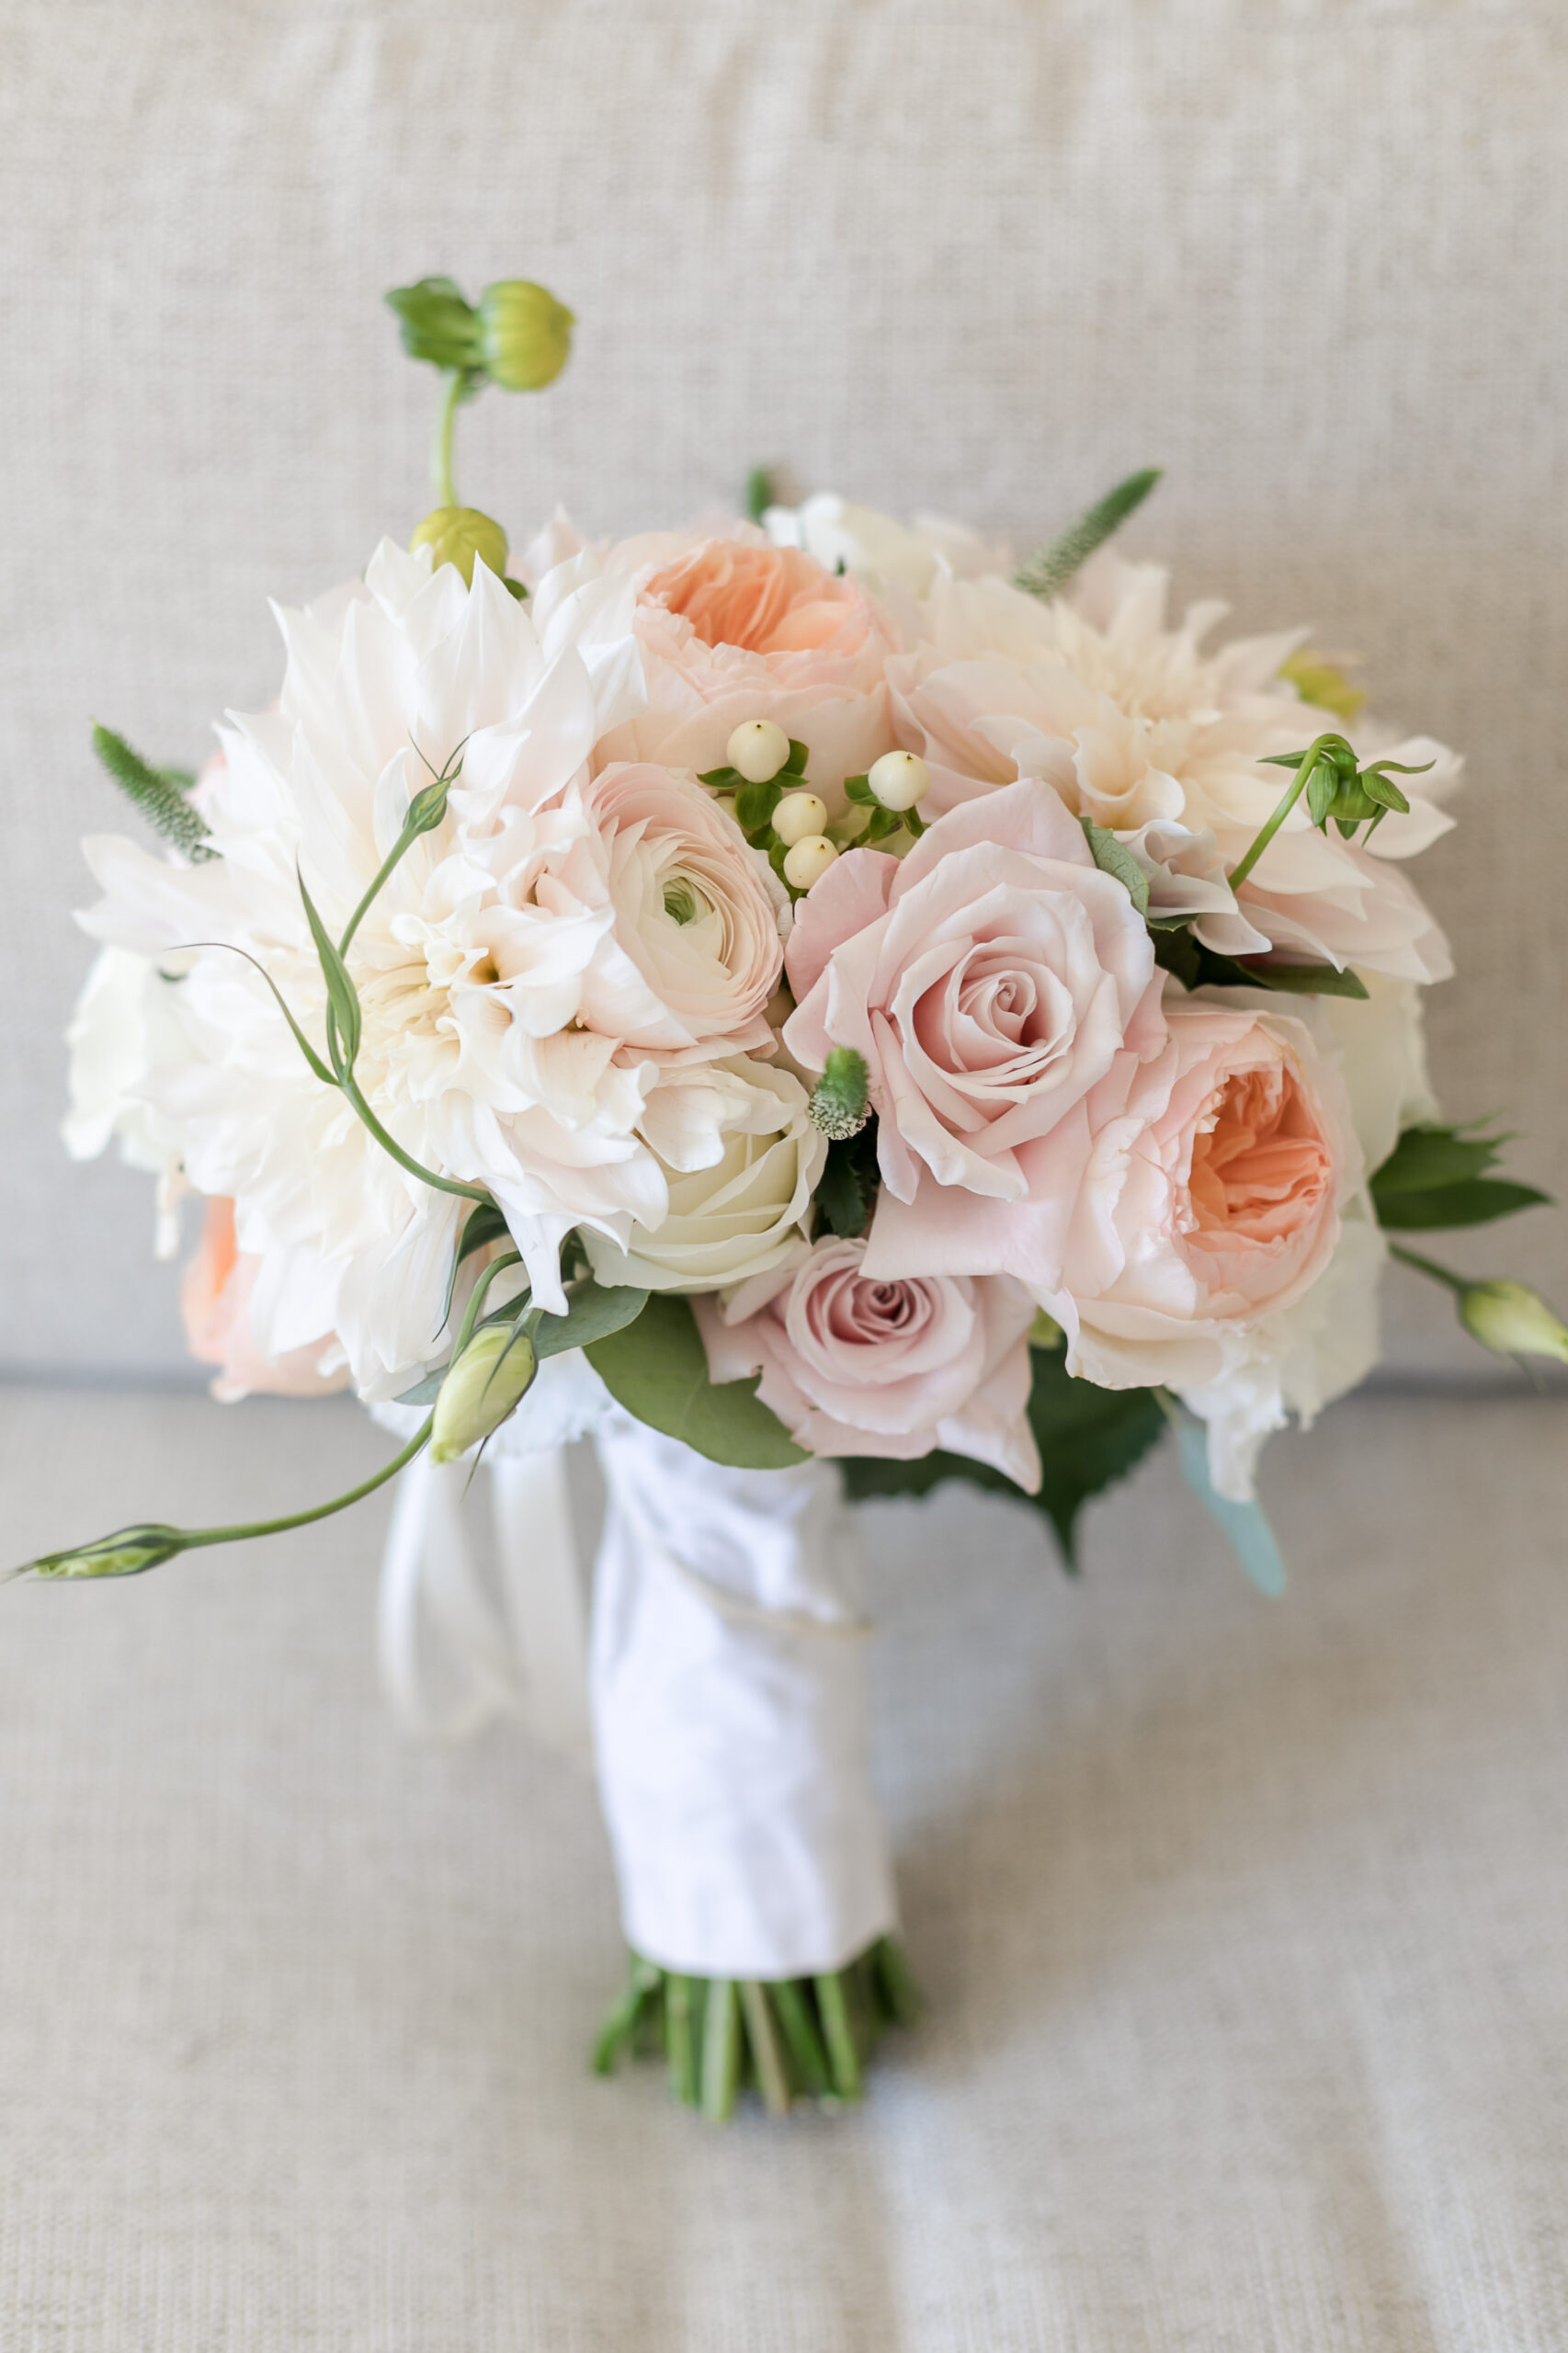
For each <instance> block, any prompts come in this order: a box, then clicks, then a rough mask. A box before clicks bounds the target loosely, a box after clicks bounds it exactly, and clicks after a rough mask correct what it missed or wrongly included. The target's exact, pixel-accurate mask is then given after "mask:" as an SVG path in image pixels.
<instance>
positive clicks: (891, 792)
mask: <svg viewBox="0 0 1568 2353" xmlns="http://www.w3.org/2000/svg"><path fill="white" fill-rule="evenodd" d="M866 782H867V784H868V785H869V788H870V790H871V794H872V797H873V799H874V800H877V801H881V805H882V807H883V808H884V809H892V810H895V811H897V812H899V813H901V814H902V813H903V811H904V810H905V809H913V808H915V806H916V804H917V803H918V802H920V801H924V800H925V798H926V794H927V793H928V792H929V791H930V790H931V771H930V769H929V768H928V767H926V763H925V761H924V760H923V759H922V758H921V756H920V755H919V753H918V752H884V753H883V754H882V756H881V759H880V760H873V761H872V763H871V767H870V770H869V774H868V776H867V778H866Z"/></svg>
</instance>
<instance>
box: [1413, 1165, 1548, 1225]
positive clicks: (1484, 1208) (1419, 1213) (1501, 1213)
mask: <svg viewBox="0 0 1568 2353" xmlns="http://www.w3.org/2000/svg"><path fill="white" fill-rule="evenodd" d="M1550 1200H1551V1194H1550V1193H1541V1192H1538V1191H1537V1189H1536V1188H1535V1187H1534V1186H1533V1185H1509V1184H1505V1183H1504V1182H1503V1181H1502V1179H1501V1178H1500V1177H1496V1176H1471V1177H1468V1178H1466V1179H1465V1180H1464V1181H1463V1182H1462V1183H1460V1184H1458V1185H1429V1186H1426V1187H1425V1188H1422V1189H1421V1190H1419V1191H1415V1192H1408V1193H1385V1192H1380V1191H1379V1190H1378V1188H1377V1186H1376V1184H1375V1183H1374V1185H1373V1188H1372V1201H1373V1205H1374V1207H1375V1208H1376V1210H1377V1212H1378V1223H1379V1224H1380V1225H1381V1226H1385V1227H1387V1228H1388V1230H1389V1231H1390V1232H1391V1233H1440V1232H1442V1231H1443V1230H1444V1229H1445V1228H1447V1227H1449V1226H1456V1225H1488V1224H1490V1223H1491V1222H1492V1220H1493V1219H1494V1218H1499V1217H1512V1216H1514V1215H1515V1213H1516V1211H1519V1210H1533V1209H1536V1208H1538V1207H1540V1205H1541V1204H1542V1203H1545V1202H1550Z"/></svg>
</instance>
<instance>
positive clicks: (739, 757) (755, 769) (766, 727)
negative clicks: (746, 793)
mask: <svg viewBox="0 0 1568 2353" xmlns="http://www.w3.org/2000/svg"><path fill="white" fill-rule="evenodd" d="M789 756H790V738H789V737H788V735H786V734H785V733H784V730H783V729H782V727H779V726H778V725H777V724H776V723H775V722H774V721H773V720H771V719H748V720H746V721H744V722H743V724H742V725H741V726H739V727H737V728H736V730H735V732H734V733H733V735H732V736H731V738H730V740H729V742H728V743H727V744H726V745H725V746H724V757H725V758H726V759H727V760H728V761H729V763H730V766H731V767H733V769H734V771H735V773H736V775H737V776H744V779H745V780H746V782H747V783H748V784H771V783H772V781H773V779H774V778H775V777H776V776H777V775H778V771H779V769H780V768H781V767H783V766H784V763H785V762H786V760H788V758H789Z"/></svg>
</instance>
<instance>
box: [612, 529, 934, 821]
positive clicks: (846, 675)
mask: <svg viewBox="0 0 1568 2353" xmlns="http://www.w3.org/2000/svg"><path fill="white" fill-rule="evenodd" d="M606 561H607V564H608V567H609V568H611V569H612V570H625V569H628V568H631V569H633V570H635V571H636V572H637V573H638V574H640V575H641V579H640V585H639V589H638V597H637V618H636V633H637V642H638V645H639V648H640V650H641V653H642V669H643V676H644V679H645V682H646V686H647V692H648V701H647V706H646V708H645V709H644V710H642V711H641V712H640V713H639V714H638V715H637V717H636V718H634V719H631V720H629V721H627V722H625V723H624V724H623V725H622V726H620V727H619V728H617V729H616V730H615V731H614V733H612V734H611V735H610V736H608V738H607V739H606V740H605V742H604V743H603V744H601V745H600V747H599V753H598V757H599V758H600V759H601V760H604V759H607V758H608V759H637V760H657V761H661V762H663V763H664V764H665V766H667V767H690V768H695V769H698V770H705V769H708V768H713V767H722V765H723V761H724V754H725V746H726V745H727V744H728V742H729V740H730V736H731V734H732V733H733V731H734V729H735V728H736V727H737V726H739V725H740V724H741V722H743V721H744V720H752V719H771V720H774V721H776V722H777V723H778V725H779V726H780V727H782V728H783V730H784V732H785V733H786V734H787V735H791V736H794V737H796V738H798V739H799V740H800V741H801V742H802V743H804V744H805V745H807V747H808V750H809V753H810V759H809V762H808V768H809V773H810V776H811V780H812V788H813V790H816V791H818V792H820V793H822V795H823V797H824V800H825V801H827V803H828V807H829V809H830V811H832V812H833V813H835V814H841V813H842V812H843V810H844V809H845V807H846V802H845V801H844V799H843V795H842V793H841V791H840V789H839V788H840V787H841V785H842V783H843V780H844V779H845V778H846V776H855V775H860V774H864V772H865V771H866V769H868V768H869V767H870V766H871V763H872V762H873V761H874V760H876V759H878V758H880V757H881V754H882V753H883V752H886V751H891V750H892V747H893V742H894V738H893V732H892V722H891V720H890V717H889V710H888V693H887V687H886V684H885V682H884V678H883V670H884V665H885V664H886V661H887V657H888V654H889V653H890V652H891V651H892V646H893V643H894V642H895V632H894V630H893V627H892V622H891V621H890V620H889V619H888V617H887V615H886V614H885V613H884V612H883V611H882V609H881V607H880V605H878V604H877V603H876V601H875V600H874V599H873V598H872V597H870V596H869V595H868V593H867V591H866V590H865V588H863V587H862V586H861V585H860V583H859V582H858V581H857V580H855V579H852V578H850V577H847V576H844V577H839V576H836V575H835V574H833V573H831V572H829V571H827V570H826V569H825V568H824V566H823V565H822V564H820V563H817V562H816V561H815V560H814V559H813V558H812V557H811V556H809V555H806V554H803V553H802V552H801V551H800V550H799V549H797V548H776V547H771V546H769V545H768V544H767V541H766V540H764V539H763V537H762V535H761V533H760V532H758V533H756V535H755V536H750V535H748V534H746V533H745V532H744V530H743V531H742V532H741V533H738V534H737V535H736V536H735V537H733V538H707V539H698V538H693V537H692V536H691V535H689V534H687V533H676V532H665V533H659V534H655V535H651V536H650V537H648V538H646V539H643V540H628V541H626V542H624V543H623V544H622V545H621V546H619V547H618V548H615V549H612V550H611V551H610V553H609V555H608V558H607V559H606Z"/></svg>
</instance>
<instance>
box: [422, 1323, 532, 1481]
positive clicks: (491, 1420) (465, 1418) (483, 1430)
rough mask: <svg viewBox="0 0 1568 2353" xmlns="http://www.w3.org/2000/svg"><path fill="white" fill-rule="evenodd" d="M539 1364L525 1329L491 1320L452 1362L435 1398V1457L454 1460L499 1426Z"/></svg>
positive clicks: (432, 1441)
mask: <svg viewBox="0 0 1568 2353" xmlns="http://www.w3.org/2000/svg"><path fill="white" fill-rule="evenodd" d="M537 1370H538V1358H536V1357H535V1355H534V1346H533V1342H532V1341H531V1340H530V1339H529V1338H528V1334H527V1333H526V1332H517V1331H513V1330H510V1329H509V1328H508V1327H507V1326H506V1324H486V1325H485V1326H484V1328H483V1331H480V1332H476V1333H475V1334H474V1336H473V1337H472V1340H471V1341H470V1342H469V1344H468V1346H467V1347H466V1348H464V1350H463V1352H462V1354H461V1356H460V1357H458V1358H456V1359H455V1360H454V1361H453V1363H452V1364H451V1365H450V1366H449V1368H448V1371H447V1377H446V1379H445V1380H444V1381H442V1383H441V1386H440V1390H439V1392H438V1394H437V1399H436V1414H435V1427H434V1428H433V1430H432V1432H431V1438H430V1460H431V1461H432V1462H455V1461H457V1460H458V1457H459V1456H460V1455H462V1454H466V1453H467V1452H468V1450H469V1449H470V1447H472V1446H478V1445H479V1444H480V1442H481V1440H482V1439H483V1438H488V1437H489V1436H490V1433H491V1431H492V1430H498V1429H499V1428H500V1427H501V1425H502V1423H503V1422H504V1421H505V1420H506V1417H507V1415H509V1414H510V1413H511V1412H512V1411H513V1410H514V1408H515V1407H516V1406H517V1404H518V1403H519V1401H520V1400H521V1399H522V1398H523V1397H524V1396H525V1395H526V1394H527V1392H528V1388H529V1386H530V1384H531V1383H532V1381H533V1377H534V1374H535V1372H536V1371H537Z"/></svg>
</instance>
